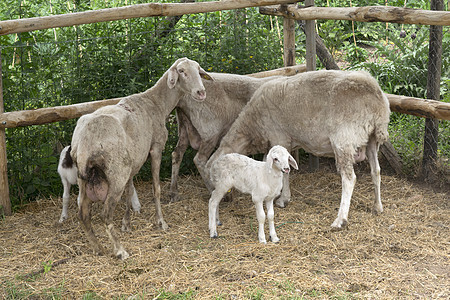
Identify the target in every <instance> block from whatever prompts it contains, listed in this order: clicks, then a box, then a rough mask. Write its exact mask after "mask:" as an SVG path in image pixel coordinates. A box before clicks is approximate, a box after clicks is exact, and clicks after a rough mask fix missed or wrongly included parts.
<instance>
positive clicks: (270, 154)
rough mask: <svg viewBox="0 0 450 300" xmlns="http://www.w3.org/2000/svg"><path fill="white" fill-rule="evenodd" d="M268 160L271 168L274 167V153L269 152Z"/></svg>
mask: <svg viewBox="0 0 450 300" xmlns="http://www.w3.org/2000/svg"><path fill="white" fill-rule="evenodd" d="M266 162H267V164H268V166H269V169H272V165H273V157H272V153H270V152H269V154H267V157H266Z"/></svg>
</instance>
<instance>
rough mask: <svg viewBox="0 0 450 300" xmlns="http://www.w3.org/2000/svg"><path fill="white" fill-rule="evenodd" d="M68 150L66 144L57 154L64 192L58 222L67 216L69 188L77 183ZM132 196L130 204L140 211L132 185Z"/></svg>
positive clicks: (78, 202)
mask: <svg viewBox="0 0 450 300" xmlns="http://www.w3.org/2000/svg"><path fill="white" fill-rule="evenodd" d="M70 150H71V147H70V145H69V146H66V147H64V149H63V150H62V151H61V154H60V156H59V163H58V174H59V176H60V177H61V182H62V184H63V188H64V192H63V207H62V211H61V217H60V218H59V223H62V222H64V221H65V220H66V219H67V217H68V214H67V209H68V206H69V200H70V188H71V187H72V185H74V184H77V173H78V169H77V167H76V166H75V165H74V164H73V160H72V157H71V156H70ZM133 190H134V192H133V196H132V198H131V205H132V206H133V210H134V211H135V212H140V211H141V203H140V202H139V198H138V196H137V193H136V190H135V189H134V186H133ZM77 204H78V207H79V206H80V195H78V197H77Z"/></svg>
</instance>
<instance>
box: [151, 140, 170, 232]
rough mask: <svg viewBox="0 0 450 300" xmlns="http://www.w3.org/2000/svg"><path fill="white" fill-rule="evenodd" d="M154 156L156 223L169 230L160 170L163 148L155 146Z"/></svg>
mask: <svg viewBox="0 0 450 300" xmlns="http://www.w3.org/2000/svg"><path fill="white" fill-rule="evenodd" d="M150 156H151V158H152V179H153V199H154V201H155V210H156V224H157V225H158V226H160V227H161V228H162V229H163V230H167V229H168V228H169V226H168V225H167V223H166V222H165V221H164V218H163V215H162V209H161V182H160V179H159V171H160V168H161V158H162V149H160V148H159V147H155V148H154V149H152V150H150Z"/></svg>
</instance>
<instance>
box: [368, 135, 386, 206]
mask: <svg viewBox="0 0 450 300" xmlns="http://www.w3.org/2000/svg"><path fill="white" fill-rule="evenodd" d="M366 151H367V157H368V159H369V164H370V173H371V175H372V182H373V184H374V186H375V201H374V204H373V213H374V214H379V213H382V212H383V204H382V203H381V191H380V186H381V175H380V164H379V162H378V145H377V142H376V141H375V138H373V137H371V138H370V139H369V144H368V145H367V150H366Z"/></svg>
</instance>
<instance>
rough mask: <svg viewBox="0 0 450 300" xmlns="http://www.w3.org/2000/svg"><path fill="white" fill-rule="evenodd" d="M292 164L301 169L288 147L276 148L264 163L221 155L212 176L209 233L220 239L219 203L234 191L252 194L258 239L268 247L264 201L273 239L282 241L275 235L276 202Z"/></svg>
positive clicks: (213, 167) (238, 155) (237, 155)
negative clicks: (212, 188)
mask: <svg viewBox="0 0 450 300" xmlns="http://www.w3.org/2000/svg"><path fill="white" fill-rule="evenodd" d="M289 165H291V166H292V167H293V168H294V169H296V170H298V166H297V162H296V161H295V159H294V158H293V157H292V156H291V155H290V154H289V152H288V151H287V150H286V148H284V147H282V146H278V145H277V146H274V147H272V148H271V149H270V151H269V153H268V154H267V158H266V161H265V162H261V161H256V160H253V159H251V158H249V157H247V156H244V155H241V154H237V153H231V154H225V155H223V156H220V157H219V158H218V159H217V160H215V161H214V162H213V163H212V165H211V170H210V175H211V181H212V182H213V184H214V187H215V189H214V191H213V192H212V194H211V198H210V199H209V232H210V236H211V237H212V238H215V237H217V230H216V224H221V223H220V221H219V211H218V210H219V203H220V200H221V199H222V197H223V196H224V195H225V194H226V193H227V191H228V190H229V189H231V188H236V189H238V190H239V191H241V192H243V193H247V194H251V195H252V201H253V203H255V206H256V217H257V219H258V224H259V228H258V239H259V242H260V243H264V244H266V237H265V234H264V222H265V218H266V216H265V213H264V208H263V202H265V203H266V208H267V219H268V221H269V234H270V240H271V241H272V242H274V243H277V242H279V241H280V239H279V238H278V237H277V233H276V232H275V224H274V210H273V200H274V199H275V197H276V196H278V195H279V194H280V192H281V188H282V185H283V174H289V172H290V170H291V169H290V167H289Z"/></svg>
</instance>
